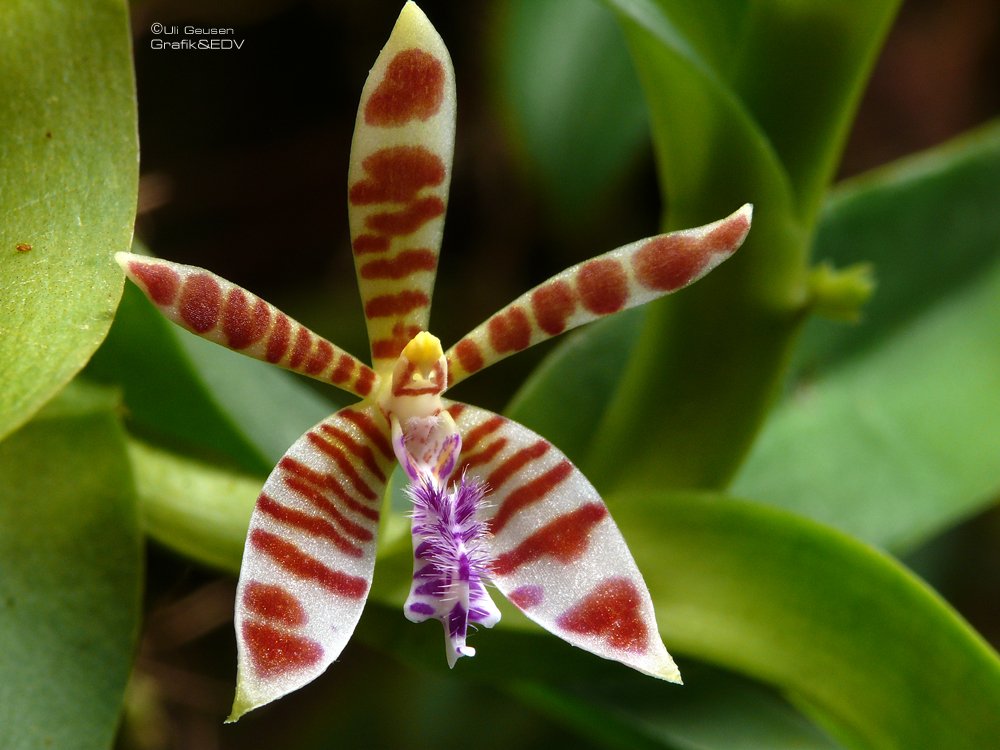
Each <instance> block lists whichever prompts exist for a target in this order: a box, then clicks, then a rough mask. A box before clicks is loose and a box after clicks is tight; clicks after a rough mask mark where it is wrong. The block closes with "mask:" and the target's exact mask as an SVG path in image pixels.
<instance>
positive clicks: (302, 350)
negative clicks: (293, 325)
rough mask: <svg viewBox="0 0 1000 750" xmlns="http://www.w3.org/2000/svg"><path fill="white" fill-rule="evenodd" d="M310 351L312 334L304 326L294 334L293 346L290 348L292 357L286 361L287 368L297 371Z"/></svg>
mask: <svg viewBox="0 0 1000 750" xmlns="http://www.w3.org/2000/svg"><path fill="white" fill-rule="evenodd" d="M310 349H312V334H310V333H309V329H308V328H306V327H305V326H299V329H298V330H297V331H296V332H295V344H294V345H293V346H292V356H291V358H290V359H289V360H288V366H289V367H290V368H292V369H293V370H297V369H299V367H300V366H301V365H302V363H303V362H304V361H305V359H306V357H307V356H308V355H309V350H310Z"/></svg>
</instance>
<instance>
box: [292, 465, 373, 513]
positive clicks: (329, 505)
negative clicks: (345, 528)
mask: <svg viewBox="0 0 1000 750" xmlns="http://www.w3.org/2000/svg"><path fill="white" fill-rule="evenodd" d="M278 466H280V467H281V469H282V471H284V472H285V473H286V474H287V475H290V477H291V478H289V477H288V476H286V477H285V482H286V484H288V485H289V487H291V489H293V490H296V491H297V490H298V488H299V487H303V486H305V485H303V482H305V483H306V484H312V485H313V486H314V487H317V488H319V490H327V491H329V492H332V493H333V495H334V496H335V497H336V498H337V499H338V500H339V501H340V502H341V504H343V505H344V506H345V507H347V508H349V509H350V510H351V511H353V512H354V513H357V514H358V515H359V516H363V517H364V518H367V519H369V520H371V521H377V520H378V519H379V511H378V508H372V507H369V506H367V505H364V504H362V503H361V502H359V501H358V500H355V499H354V498H353V497H351V496H350V495H349V494H347V490H345V489H344V488H343V486H342V485H341V484H340V482H339V481H338V480H337V478H336V477H335V476H334V475H333V474H329V473H327V472H321V471H314V470H313V469H310V468H309V467H308V466H306V465H305V464H302V463H299V462H298V461H296V460H295V459H294V458H292V457H291V456H285V457H284V458H282V459H281V461H279V462H278ZM298 480H301V481H298ZM319 490H317V492H319ZM302 497H303V498H305V499H306V500H308V501H309V502H311V503H312V504H313V505H314V506H315V507H316V508H318V509H319V510H320V511H322V512H323V513H326V514H327V515H329V516H331V517H332V518H338V519H339V518H343V516H342V515H341V513H340V511H339V510H337V508H336V506H335V505H334V504H333V502H332V501H330V500H329V499H327V497H326V495H325V494H322V493H320V494H313V493H302Z"/></svg>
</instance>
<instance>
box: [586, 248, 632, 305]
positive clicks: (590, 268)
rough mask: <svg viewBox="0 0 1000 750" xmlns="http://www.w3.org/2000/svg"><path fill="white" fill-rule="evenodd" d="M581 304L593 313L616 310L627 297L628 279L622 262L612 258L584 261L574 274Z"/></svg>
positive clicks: (623, 303)
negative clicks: (575, 274)
mask: <svg viewBox="0 0 1000 750" xmlns="http://www.w3.org/2000/svg"><path fill="white" fill-rule="evenodd" d="M576 288H577V291H578V292H579V293H580V299H581V300H583V306H584V307H586V308H587V309H588V310H590V312H592V313H594V314H595V315H608V314H609V313H613V312H618V311H619V310H621V309H622V307H624V306H625V300H626V299H627V298H628V279H627V277H626V276H625V269H624V268H622V264H621V263H619V262H618V261H617V260H614V259H612V258H598V259H597V260H592V261H589V262H587V263H584V264H583V266H581V267H580V270H579V271H578V272H577V276H576Z"/></svg>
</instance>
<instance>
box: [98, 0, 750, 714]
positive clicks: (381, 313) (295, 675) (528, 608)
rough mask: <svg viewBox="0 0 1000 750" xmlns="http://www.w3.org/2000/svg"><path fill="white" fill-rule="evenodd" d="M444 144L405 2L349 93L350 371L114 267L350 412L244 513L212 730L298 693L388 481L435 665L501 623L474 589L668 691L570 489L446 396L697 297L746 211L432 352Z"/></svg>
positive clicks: (370, 561) (656, 244)
mask: <svg viewBox="0 0 1000 750" xmlns="http://www.w3.org/2000/svg"><path fill="white" fill-rule="evenodd" d="M454 133H455V84H454V72H453V70H452V65H451V59H450V57H449V55H448V51H447V49H446V48H445V46H444V43H443V42H442V41H441V38H440V37H439V36H438V34H437V32H436V31H435V30H434V28H433V27H432V26H431V24H430V22H429V21H428V20H427V18H426V16H424V14H423V13H422V12H421V11H420V9H419V8H417V6H416V5H414V4H413V3H412V2H411V3H407V4H406V5H405V7H404V8H403V11H402V13H401V14H400V17H399V20H398V21H397V23H396V26H395V28H394V29H393V31H392V34H391V36H390V37H389V41H388V43H387V44H386V46H385V48H384V49H383V50H382V53H381V54H380V55H379V57H378V59H377V60H376V62H375V65H374V67H373V68H372V70H371V73H370V74H369V77H368V81H367V83H366V84H365V86H364V90H363V92H362V95H361V103H360V106H359V109H358V117H357V125H356V128H355V133H354V142H353V145H352V150H351V162H350V170H349V176H348V185H349V191H348V200H349V205H348V212H349V218H350V224H351V244H352V248H353V252H354V260H355V267H356V270H357V277H358V285H359V288H360V291H361V297H362V302H363V304H364V312H365V319H366V323H367V326H368V337H369V341H370V345H371V359H372V365H371V366H370V367H369V366H368V365H366V364H364V363H363V362H362V361H361V360H359V359H358V358H356V357H355V356H353V355H351V354H349V353H348V352H346V351H344V350H343V349H341V348H339V347H337V346H335V345H334V344H332V343H330V342H329V341H327V340H326V339H324V338H323V337H321V336H319V335H318V334H316V333H314V332H312V331H310V330H309V329H308V328H306V327H305V326H303V325H302V324H301V323H298V322H296V321H294V320H292V319H291V318H290V317H288V316H287V315H285V314H284V313H283V312H281V311H280V310H278V309H277V308H275V307H274V306H272V305H270V304H269V303H267V302H266V301H264V300H262V299H261V298H260V297H257V296H256V295H254V294H252V293H251V292H249V291H247V290H245V289H241V288H240V287H238V286H236V285H235V284H232V283H230V282H228V281H226V280H224V279H221V278H219V277H218V276H216V275H214V274H212V273H210V272H209V271H205V270H203V269H200V268H195V267H192V266H184V265H181V264H178V263H171V262H169V261H165V260H158V259H153V258H146V257H141V256H137V255H131V254H128V253H120V254H119V255H118V256H117V259H118V262H119V263H120V264H121V266H122V268H123V269H124V270H125V273H126V274H127V275H128V277H129V278H130V279H132V281H134V282H135V283H136V284H137V285H138V286H139V287H140V288H141V289H142V290H143V291H144V292H145V293H146V295H147V296H148V297H149V298H150V299H151V300H152V301H153V303H154V304H155V305H156V306H157V307H158V308H159V309H160V310H161V311H162V312H163V314H164V315H166V316H167V317H168V318H170V319H171V320H173V321H174V322H176V323H178V324H179V325H181V326H183V327H184V328H186V329H187V330H189V331H192V332H194V333H196V334H198V335H200V336H203V337H204V338H207V339H210V340H212V341H215V342H217V343H219V344H222V345H223V346H226V347H228V348H230V349H233V350H235V351H238V352H240V353H242V354H246V355H248V356H251V357H255V358H257V359H261V360H265V361H267V362H271V363H273V364H276V365H279V366H281V367H285V368H287V369H289V370H292V371H294V372H298V373H301V374H303V375H308V376H310V377H313V378H317V379H319V380H323V381H325V382H327V383H331V384H333V385H335V386H337V387H339V388H342V389H343V390H345V391H347V392H349V393H352V394H354V395H355V396H357V397H358V398H359V399H360V401H359V402H358V403H356V404H354V405H352V406H349V407H347V408H344V409H341V410H340V411H338V412H337V413H335V414H333V415H331V416H330V417H328V418H326V419H324V420H323V421H322V422H320V423H319V424H317V425H316V426H315V427H313V428H312V429H310V430H309V431H308V432H306V434H305V435H303V436H302V437H301V438H299V440H297V441H296V442H295V443H294V444H293V445H292V446H291V448H289V450H288V452H287V453H286V454H285V455H284V456H283V457H282V459H281V460H280V461H279V462H278V464H277V466H276V467H275V468H274V470H273V472H272V473H271V475H270V477H268V479H267V482H266V483H265V484H264V487H263V489H262V491H261V494H260V497H259V498H258V499H257V504H256V507H255V508H254V512H253V516H252V517H251V519H250V529H249V533H248V535H247V540H246V547H245V550H244V554H243V566H242V570H241V574H240V583H239V588H238V590H237V603H236V617H235V620H236V635H237V645H238V649H239V678H238V684H237V690H236V699H235V701H234V705H233V711H232V714H231V716H230V720H236V719H237V718H239V717H240V716H241V715H242V714H244V713H246V712H247V711H249V710H252V709H254V708H256V707H258V706H261V705H264V704H265V703H268V702H270V701H273V700H275V699H277V698H279V697H281V696H283V695H285V694H287V693H289V692H291V691H293V690H296V689H297V688H299V687H301V686H302V685H305V684H306V683H308V682H310V681H311V680H313V679H315V678H316V677H318V676H319V675H320V674H322V672H323V671H324V670H325V669H326V668H327V667H328V666H329V665H330V663H331V662H333V661H334V660H335V659H336V658H337V656H338V655H339V654H340V653H341V651H342V650H343V649H344V647H345V646H346V644H347V642H348V640H349V639H350V637H351V634H352V633H353V631H354V628H355V626H356V625H357V622H358V619H359V618H360V616H361V611H362V608H363V607H364V603H365V600H366V598H367V596H368V591H369V588H370V586H371V581H372V573H373V568H374V565H375V536H376V532H377V530H378V524H379V517H380V513H381V508H382V496H383V493H384V490H385V487H386V483H387V480H388V477H389V475H390V474H391V473H392V470H393V467H394V465H395V464H397V463H399V464H400V465H402V467H403V469H404V471H405V473H406V475H407V477H408V479H409V482H410V486H409V493H410V497H411V498H412V500H413V511H412V531H413V552H414V573H413V582H412V587H411V592H410V596H409V598H408V599H407V601H406V605H405V614H406V616H407V617H408V618H410V619H412V620H417V621H419V620H424V619H429V618H434V619H438V620H440V621H441V622H442V624H443V625H444V629H445V641H446V655H447V660H448V663H449V665H454V664H455V662H456V661H457V659H458V658H459V657H460V656H472V655H473V654H474V653H475V651H474V649H472V648H471V647H470V646H468V644H467V643H466V640H467V637H468V627H469V624H470V623H471V624H472V625H484V626H486V627H489V626H491V625H493V624H494V623H495V622H496V621H497V620H498V619H499V613H498V612H497V610H496V607H495V606H494V605H493V602H492V601H491V599H490V597H489V595H488V593H487V590H486V584H487V582H488V583H490V584H492V586H494V587H495V589H496V590H497V591H498V592H500V593H501V594H502V595H503V596H505V597H507V599H509V600H510V601H511V602H512V603H513V604H514V605H515V606H516V607H518V608H519V609H521V610H522V611H523V612H524V613H525V614H526V615H527V616H528V617H529V618H531V619H532V620H534V621H535V622H537V623H538V624H539V625H541V626H542V627H543V628H545V629H546V630H548V631H550V632H551V633H553V634H555V635H556V636H558V637H560V638H562V639H564V640H566V641H568V642H569V643H572V644H573V645H575V646H579V647H580V648H583V649H586V650H588V651H591V652H593V653H595V654H597V655H598V656H601V657H604V658H607V659H613V660H615V661H618V662H621V663H623V664H626V665H628V666H630V667H632V668H634V669H637V670H639V671H641V672H644V673H646V674H649V675H652V676H655V677H658V678H661V679H665V680H670V681H673V682H680V674H679V672H678V670H677V667H676V665H675V664H674V662H673V660H672V659H671V657H670V655H669V654H668V653H667V650H666V648H665V647H664V645H663V642H662V640H661V638H660V634H659V630H658V628H657V624H656V618H655V615H654V612H653V604H652V601H651V599H650V596H649V592H648V590H647V588H646V584H645V582H644V581H643V578H642V575H641V574H640V572H639V570H638V568H637V567H636V565H635V562H634V561H633V559H632V556H631V554H630V553H629V550H628V546H627V545H626V543H625V540H624V539H623V538H622V535H621V533H620V531H619V530H618V527H617V526H616V525H615V523H614V521H613V520H612V519H611V516H610V515H609V513H608V510H607V508H606V506H605V504H604V502H603V500H602V499H601V497H600V495H599V494H598V493H597V491H596V490H595V489H594V487H593V486H592V485H591V484H590V482H588V481H587V479H586V477H584V476H583V474H582V473H581V472H580V471H579V470H578V469H577V468H576V467H575V466H573V464H572V463H571V462H570V461H569V460H568V459H567V458H566V456H565V455H563V454H562V453H561V452H560V451H559V450H558V449H557V448H556V447H555V446H553V445H552V444H551V443H549V442H548V441H546V440H545V439H544V438H542V437H540V436H539V435H537V434H535V433H533V432H532V431H530V430H528V429H527V428H526V427H523V426H522V425H520V424H518V423H516V422H513V421H511V420H509V419H505V418H504V417H501V416H498V415H496V414H493V413H491V412H488V411H486V410H484V409H479V408H477V407H474V406H469V405H466V404H461V403H457V402H453V401H449V400H448V399H446V398H444V392H445V391H446V390H447V389H448V388H449V387H451V386H452V385H454V384H455V383H458V382H460V381H461V380H463V379H465V378H467V377H469V376H470V375H472V374H474V373H476V372H478V371H479V370H482V369H484V368H486V367H489V366H490V365H491V364H493V363H495V362H497V361H499V360H500V359H502V358H504V357H507V356H509V355H510V354H513V353H515V352H517V351H520V350H522V349H524V348H526V347H528V346H531V345H533V344H536V343H538V342H540V341H544V340H545V339H548V338H550V337H552V336H555V335H557V334H559V333H562V332H563V331H566V330H569V329H571V328H574V327H576V326H580V325H583V324H585V323H588V322H590V321H592V320H596V319H598V318H601V317H603V316H606V315H610V314H612V313H615V312H618V311H620V310H624V309H627V308H630V307H635V306H636V305H641V304H644V303H646V302H649V301H650V300H653V299H656V298H657V297H661V296H663V295H665V294H669V293H671V292H674V291H676V290H678V289H681V288H683V287H685V286H687V285H688V284H691V283H693V282H695V281H697V280H698V279H699V278H701V277H702V276H704V275H705V274H707V273H708V272H709V271H711V270H712V269H713V268H714V267H715V266H717V265H718V264H719V263H721V262H722V261H724V260H725V259H726V258H728V257H729V256H730V255H732V254H733V253H734V252H735V251H736V250H737V249H738V248H739V246H740V245H741V244H742V242H743V240H744V238H745V237H746V235H747V233H748V232H749V230H750V221H751V214H752V211H751V207H750V206H749V205H746V206H743V207H742V208H740V209H739V210H737V211H736V212H735V213H733V214H732V215H730V216H728V217H726V218H724V219H721V220H720V221H717V222H714V223H712V224H708V225H706V226H703V227H697V228H694V229H688V230H683V231H679V232H673V233H671V234H664V235H659V236H657V237H651V238H647V239H643V240H639V241H637V242H633V243H630V244H628V245H625V246H623V247H620V248H617V249H615V250H611V251H610V252H607V253H605V254H603V255H599V256H597V257H595V258H592V259H590V260H587V261H584V262H582V263H580V264H578V265H576V266H573V267H572V268H569V269H567V270H565V271H563V272H562V273H559V274H557V275H556V276H554V277H553V278H551V279H549V280H548V281H546V282H544V283H542V284H540V285H539V286H537V287H536V288H535V289H533V290H531V291H529V292H527V293H526V294H524V295H523V296H521V297H519V298H518V299H516V300H514V301H513V302H511V303H510V304H509V305H507V306H506V307H505V308H503V309H502V310H500V311H499V312H498V313H496V314H495V315H493V316H491V317H490V318H488V319H487V320H486V321H485V322H483V323H482V324H481V325H479V326H478V327H476V328H474V329H473V330H472V331H471V332H470V333H469V334H467V335H466V336H464V337H462V338H461V339H460V340H459V341H458V342H457V343H456V344H455V345H454V346H452V347H451V348H450V349H448V350H447V351H445V350H443V349H442V346H441V343H440V341H439V340H438V339H437V338H436V337H434V336H432V335H430V334H429V333H427V325H428V319H429V311H430V303H431V292H432V290H433V287H434V276H435V271H436V268H437V257H438V250H439V247H440V242H441V237H442V230H443V223H444V214H445V209H446V206H447V200H448V185H449V181H450V177H451V161H452V152H453V144H454ZM276 262H280V259H276Z"/></svg>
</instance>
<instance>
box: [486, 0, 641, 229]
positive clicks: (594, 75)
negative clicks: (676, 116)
mask: <svg viewBox="0 0 1000 750" xmlns="http://www.w3.org/2000/svg"><path fill="white" fill-rule="evenodd" d="M499 37H500V50H499V58H500V59H499V61H498V66H497V67H498V71H497V75H498V78H499V82H500V91H501V96H502V101H503V103H504V104H506V112H507V118H508V120H509V121H510V124H511V127H510V130H511V131H512V132H513V134H514V137H515V139H516V142H517V145H518V146H519V147H520V151H521V152H522V153H523V155H524V156H525V158H526V160H527V162H528V166H529V169H530V170H531V172H532V173H533V174H534V175H536V176H537V178H538V179H539V182H540V185H541V188H542V191H543V194H544V195H545V196H546V197H547V198H548V199H549V201H550V202H551V204H552V205H553V207H554V208H555V210H556V211H557V212H558V213H559V214H560V216H561V217H562V218H564V219H567V220H570V221H572V222H576V223H579V222H580V221H581V220H582V218H583V217H585V216H586V214H587V212H590V211H593V209H594V208H595V205H594V204H595V203H596V201H597V200H598V199H599V198H600V197H602V195H604V194H605V193H606V192H607V191H608V190H609V189H610V188H611V187H612V186H613V185H614V183H616V182H618V181H619V180H620V178H621V176H622V173H623V172H624V171H625V170H627V169H628V168H629V167H630V166H631V165H632V163H633V162H634V157H635V156H636V155H637V153H638V152H639V150H640V149H642V148H643V147H644V146H645V145H646V144H647V143H648V128H647V123H646V108H645V104H644V103H643V99H642V91H641V90H640V88H639V84H638V81H637V80H636V77H635V72H634V71H633V68H632V62H631V60H630V58H629V55H628V50H627V49H626V47H625V43H624V39H623V38H622V35H621V30H620V29H619V27H618V26H617V24H615V21H614V17H613V16H612V14H611V13H609V12H608V10H607V9H606V8H604V7H602V6H601V5H599V4H598V3H596V2H594V1H593V0H588V1H587V2H580V1H579V0H514V1H513V2H509V3H506V4H505V6H504V13H503V16H502V18H501V25H500V29H499Z"/></svg>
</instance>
